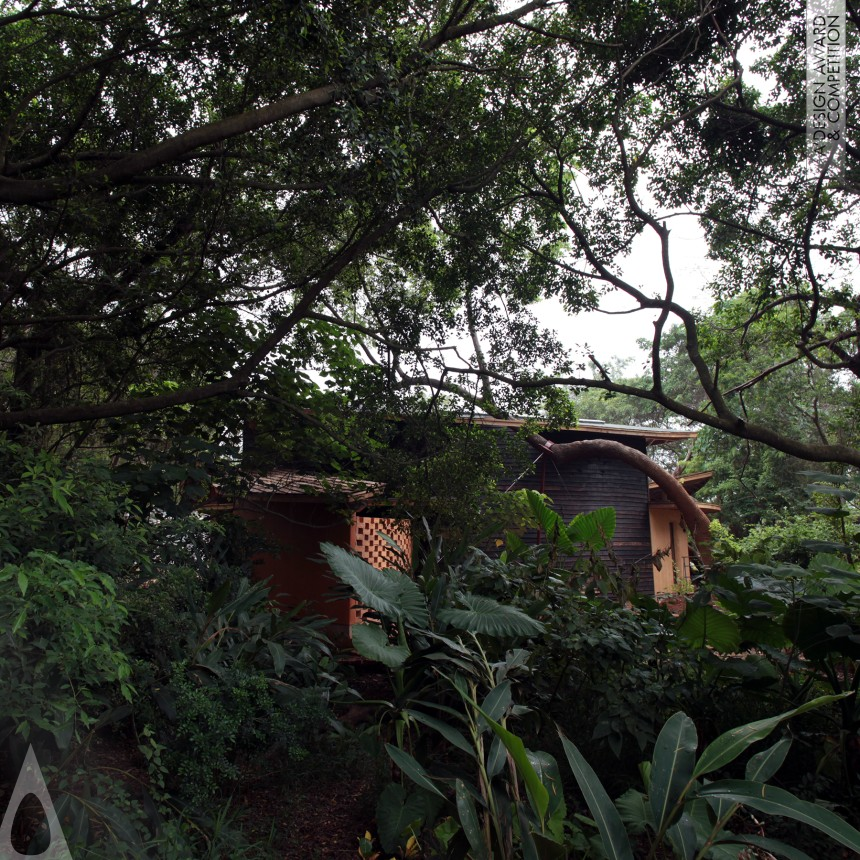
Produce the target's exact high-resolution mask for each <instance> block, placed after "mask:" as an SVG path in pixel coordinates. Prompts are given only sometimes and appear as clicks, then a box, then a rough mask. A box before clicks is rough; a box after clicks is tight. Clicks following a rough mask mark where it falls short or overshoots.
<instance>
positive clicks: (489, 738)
mask: <svg viewBox="0 0 860 860" xmlns="http://www.w3.org/2000/svg"><path fill="white" fill-rule="evenodd" d="M476 644H477V643H476ZM479 653H480V654H481V658H480V660H477V661H475V662H474V663H473V666H472V668H473V671H474V670H477V672H474V674H473V673H460V672H458V673H456V674H454V675H451V676H443V677H445V679H446V680H447V681H448V682H449V684H450V686H451V688H452V689H454V690H456V692H457V693H458V694H459V697H460V700H461V706H462V710H460V709H458V708H452V707H447V706H442V705H439V704H438V703H436V704H434V703H432V702H424V703H421V705H422V709H421V710H418V708H417V705H416V708H414V709H409V710H408V711H407V714H408V716H409V717H410V718H411V719H412V720H414V721H415V723H417V724H418V725H419V727H421V728H423V729H430V730H432V731H434V732H436V733H438V734H439V735H441V737H442V739H443V740H444V741H446V742H447V743H448V744H450V745H451V751H452V752H453V751H454V750H456V751H458V752H459V753H461V754H462V755H459V756H458V757H457V758H459V760H457V759H451V760H447V761H446V762H445V765H444V767H442V768H440V767H438V766H435V767H432V768H430V769H428V768H425V767H424V766H423V765H422V764H421V763H420V762H419V761H418V759H417V758H416V757H415V756H414V755H412V754H410V753H409V752H408V751H407V750H405V749H404V748H403V746H393V745H391V744H387V745H386V750H387V751H388V754H389V756H390V757H391V759H392V761H393V762H394V763H395V764H396V765H397V766H398V768H400V770H401V771H402V773H403V774H405V775H406V776H408V777H409V779H410V780H411V781H412V782H413V783H414V784H415V785H416V786H418V788H419V789H423V791H420V792H418V793H415V792H413V793H407V792H405V791H404V789H403V788H402V787H401V786H399V785H397V784H396V783H392V785H391V786H389V787H388V788H387V789H386V792H384V793H383V795H382V797H381V798H380V802H379V805H378V807H377V817H378V819H379V821H380V836H381V838H382V845H383V847H384V848H390V847H391V846H392V845H395V844H396V840H393V839H392V837H393V836H395V837H398V838H403V837H404V835H405V836H408V835H409V834H410V832H411V834H412V835H418V834H419V833H420V828H421V827H422V825H425V824H433V823H434V818H436V817H437V816H440V817H441V814H442V813H440V803H439V801H442V802H445V801H447V803H444V806H443V808H444V811H445V812H448V816H446V817H444V818H442V820H441V822H440V823H438V824H436V826H435V827H433V829H432V837H431V838H432V839H433V841H435V842H436V843H437V844H439V845H440V846H441V848H442V849H443V850H444V851H445V852H446V853H447V856H450V855H451V852H452V851H456V849H455V847H454V846H455V845H456V844H457V842H458V841H461V842H462V841H464V839H465V842H466V844H467V846H468V848H467V850H468V852H469V856H470V857H473V858H475V860H486V858H491V857H499V858H503V859H504V860H509V858H514V857H525V858H529V860H530V858H553V857H556V858H560V857H563V856H564V853H565V851H564V837H565V830H564V825H565V817H566V807H565V803H564V796H563V792H562V783H561V777H560V775H559V771H558V764H557V763H556V761H555V759H554V758H553V757H552V756H551V755H549V754H548V753H545V752H531V751H529V750H527V749H526V748H525V746H524V744H523V741H522V739H521V738H520V737H519V736H518V735H516V734H514V733H513V732H511V731H510V730H509V728H508V725H507V724H508V720H509V719H510V718H511V717H515V716H517V715H518V714H522V713H526V712H527V711H528V710H529V709H528V708H525V707H523V706H521V705H515V704H514V703H513V700H512V686H513V683H514V679H515V675H516V672H517V670H518V669H522V667H523V665H524V663H525V659H526V656H527V655H526V653H525V652H524V651H521V650H518V651H514V652H510V653H509V654H508V655H507V657H506V659H505V660H504V661H503V662H499V663H496V664H490V663H489V662H488V661H487V660H486V657H485V656H484V655H483V654H482V653H481V652H480V649H479ZM481 676H483V677H481ZM479 689H488V690H489V692H488V693H487V694H486V696H485V697H484V698H483V700H482V702H481V704H478V702H477V698H478V697H479V692H478V691H479ZM428 711H436V714H437V715H434V714H432V713H428ZM446 758H448V757H446ZM441 787H447V788H448V790H449V795H445V794H443V793H442V791H441V790H440V788H441ZM428 792H429V793H430V794H431V795H435V796H436V797H437V802H436V803H435V804H428V803H427V793H428ZM450 794H453V798H454V800H453V803H452V802H451V800H450ZM398 828H400V829H399V830H398ZM386 840H388V841H387V842H386Z"/></svg>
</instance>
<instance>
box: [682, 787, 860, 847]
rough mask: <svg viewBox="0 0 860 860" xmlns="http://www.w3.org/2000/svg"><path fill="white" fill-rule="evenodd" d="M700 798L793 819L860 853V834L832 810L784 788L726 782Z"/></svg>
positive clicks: (708, 789) (701, 793)
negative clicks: (718, 800) (738, 804)
mask: <svg viewBox="0 0 860 860" xmlns="http://www.w3.org/2000/svg"><path fill="white" fill-rule="evenodd" d="M698 795H699V796H700V797H719V798H723V799H725V800H729V801H731V802H732V803H740V804H742V805H744V806H750V807H752V808H753V809H757V810H758V811H759V812H764V813H765V815H782V816H784V817H786V818H792V819H794V820H795V821H800V822H802V823H804V824H808V825H809V826H810V827H814V828H816V830H820V831H821V832H822V833H826V834H827V835H828V836H829V837H830V838H831V839H835V840H836V841H837V842H839V843H840V845H844V846H845V847H846V848H850V849H851V850H852V851H855V852H857V853H858V854H860V831H858V830H855V829H854V828H853V827H852V826H851V825H850V824H848V822H846V821H844V820H843V819H842V818H840V817H839V816H838V815H836V813H834V812H831V811H830V810H829V809H825V808H824V807H823V806H818V805H817V804H815V803H810V802H809V801H808V800H801V799H800V798H798V797H795V796H794V795H793V794H791V793H790V792H788V791H785V790H784V789H781V788H776V787H775V786H773V785H762V784H761V783H759V782H752V781H750V780H745V779H724V780H719V781H717V782H712V783H710V784H709V785H706V786H704V787H703V788H701V789H699V791H698Z"/></svg>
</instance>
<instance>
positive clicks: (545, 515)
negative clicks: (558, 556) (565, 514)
mask: <svg viewBox="0 0 860 860" xmlns="http://www.w3.org/2000/svg"><path fill="white" fill-rule="evenodd" d="M526 499H527V501H528V505H529V509H530V510H531V512H532V515H533V516H534V518H535V520H536V521H537V524H538V526H539V527H540V529H541V530H542V531H543V533H544V534H545V535H546V536H547V540H548V541H550V542H552V541H555V542H556V543H557V545H558V548H559V549H560V550H561V551H562V552H563V553H565V554H567V555H572V554H573V553H574V552H575V547H574V546H573V544H572V543H571V541H570V538H569V537H568V535H567V529H566V528H565V525H564V521H563V520H562V518H561V517H560V516H559V515H558V514H557V513H556V512H555V511H554V510H553V509H552V508H551V507H549V505H547V503H546V502H545V501H544V497H543V496H542V495H541V494H540V493H538V492H535V491H534V490H526Z"/></svg>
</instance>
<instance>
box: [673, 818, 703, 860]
mask: <svg viewBox="0 0 860 860" xmlns="http://www.w3.org/2000/svg"><path fill="white" fill-rule="evenodd" d="M666 836H667V837H668V839H669V842H671V843H672V847H673V848H674V849H675V853H676V854H677V855H678V856H679V857H681V858H682V860H694V858H695V856H696V846H697V844H698V838H697V837H696V827H695V825H694V823H693V819H692V818H690V816H689V815H687V814H686V813H683V814H682V815H681V817H680V818H679V819H678V821H676V822H675V824H673V825H672V826H671V827H670V828H669V829H668V830H667V831H666Z"/></svg>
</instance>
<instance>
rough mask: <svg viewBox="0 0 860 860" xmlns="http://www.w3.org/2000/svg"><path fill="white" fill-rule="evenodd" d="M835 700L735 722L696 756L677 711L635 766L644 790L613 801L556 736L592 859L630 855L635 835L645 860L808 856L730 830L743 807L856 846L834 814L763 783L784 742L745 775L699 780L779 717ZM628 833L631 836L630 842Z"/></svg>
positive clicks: (859, 841) (621, 859)
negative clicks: (585, 820) (755, 852)
mask: <svg viewBox="0 0 860 860" xmlns="http://www.w3.org/2000/svg"><path fill="white" fill-rule="evenodd" d="M837 698H839V697H835V696H824V697H821V698H818V699H814V700H812V701H810V702H807V703H806V704H804V705H801V706H800V707H799V708H795V709H793V710H791V711H786V712H785V713H782V714H778V715H777V716H774V717H769V718H767V719H764V720H758V721H756V722H753V723H748V724H747V725H743V726H738V727H737V728H735V729H732V730H730V731H728V732H725V733H724V734H722V735H720V736H719V737H718V738H716V739H715V740H714V741H712V742H711V743H710V744H708V746H706V747H705V749H704V750H703V751H702V753H701V755H699V756H698V757H697V755H696V750H697V747H698V735H697V732H696V727H695V725H694V724H693V721H692V720H691V719H690V718H689V717H688V716H686V714H684V713H681V712H679V713H677V714H675V715H673V716H672V717H670V718H669V719H668V720H667V721H666V724H665V725H664V726H663V729H662V730H661V732H660V735H659V737H658V738H657V743H656V744H655V747H654V754H653V756H652V758H651V761H650V762H644V763H643V764H642V765H641V766H640V771H641V774H642V777H643V782H644V788H645V790H644V791H638V790H635V789H630V790H629V791H627V792H625V793H624V794H623V795H622V796H621V797H620V798H618V799H617V800H616V801H615V802H614V803H613V802H612V800H611V799H610V797H609V795H608V794H607V792H606V790H605V789H604V787H603V785H602V783H601V782H600V780H599V778H598V777H597V775H596V773H595V772H594V771H593V770H592V768H591V767H590V766H589V764H588V762H587V761H586V760H585V758H584V757H583V755H582V753H581V752H580V751H579V750H578V749H577V747H576V746H575V745H574V744H573V743H571V742H570V741H569V740H568V739H567V738H564V737H562V744H563V746H564V750H565V754H566V756H567V759H568V762H569V764H570V767H571V769H572V771H573V774H574V777H575V778H576V781H577V784H578V785H579V788H580V791H581V792H582V794H583V797H584V798H585V801H586V804H587V806H588V809H589V811H590V812H591V815H592V818H593V820H594V826H595V827H596V828H597V830H598V832H599V834H600V840H601V844H602V851H601V852H599V853H598V855H597V856H602V857H608V858H611V860H633V857H634V856H635V855H634V847H633V846H634V844H640V842H639V841H640V840H641V841H642V842H644V843H645V844H646V845H647V848H646V849H645V851H644V852H643V853H644V854H645V855H646V856H647V860H653V858H655V857H662V856H665V852H666V851H671V852H672V854H673V855H674V856H676V857H679V858H684V860H704V858H729V857H733V858H734V857H737V856H738V852H739V850H741V849H742V848H744V847H746V848H749V849H762V850H764V851H768V852H770V853H771V854H774V855H776V856H780V857H786V858H789V860H808V855H806V854H805V853H804V852H802V851H800V850H798V849H796V848H793V847H792V846H790V845H784V844H782V843H781V842H779V841H777V840H775V839H771V838H768V837H767V836H760V835H756V834H751V833H746V832H743V831H741V832H733V831H731V830H729V829H728V826H729V824H730V823H731V822H732V820H733V819H734V818H735V816H736V815H737V814H738V813H739V811H740V810H741V808H742V807H748V808H749V809H754V810H757V811H758V812H762V813H764V814H765V815H778V816H786V817H788V818H792V819H794V820H796V821H800V822H803V823H804V824H807V825H809V826H811V827H814V828H816V829H818V830H819V831H821V832H822V833H824V834H826V835H827V836H829V837H830V838H831V839H833V840H834V841H836V842H837V843H839V844H840V845H843V846H845V847H847V848H849V849H851V850H853V851H855V852H856V851H860V831H857V830H855V829H854V828H853V827H851V826H850V825H849V824H847V823H846V822H845V821H844V820H843V819H842V818H840V817H839V816H838V815H836V814H835V813H834V812H832V811H830V810H829V809H827V808H825V807H823V806H820V805H818V804H815V803H810V802H809V801H806V800H801V799H799V798H797V797H795V796H794V795H793V794H791V793H790V792H788V791H785V790H784V789H782V788H778V787H776V786H773V785H769V784H768V782H769V780H770V779H771V778H772V777H773V776H774V775H775V774H776V772H777V771H778V770H779V768H780V767H781V765H782V763H783V761H784V760H785V757H786V754H787V753H788V749H789V746H790V743H791V741H790V740H789V739H785V738H784V739H782V740H779V741H777V742H776V743H775V744H774V745H773V746H771V747H769V748H768V749H766V750H763V751H761V752H758V753H756V754H755V755H753V756H752V757H751V758H750V759H749V760H748V761H747V763H746V768H745V778H744V779H740V780H739V779H718V780H716V781H711V780H709V779H707V778H706V777H708V775H709V774H713V773H715V772H716V771H720V770H722V769H723V768H725V767H726V766H727V765H729V764H731V763H732V762H733V761H734V760H735V759H736V758H737V757H738V756H739V755H741V754H742V753H743V752H744V751H745V750H747V749H748V748H749V747H750V746H751V745H752V744H754V743H756V742H757V741H761V740H763V739H765V738H766V737H768V736H769V735H770V734H771V733H772V732H773V731H774V729H776V727H777V726H778V725H779V724H780V723H782V722H783V721H785V720H788V719H790V718H791V717H794V716H796V715H798V714H801V713H803V712H805V711H808V710H811V709H812V708H817V707H820V706H822V705H826V704H829V703H830V702H832V701H834V700H835V699H837ZM631 837H633V838H635V839H636V840H637V841H636V842H635V843H634V842H632V841H631Z"/></svg>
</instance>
